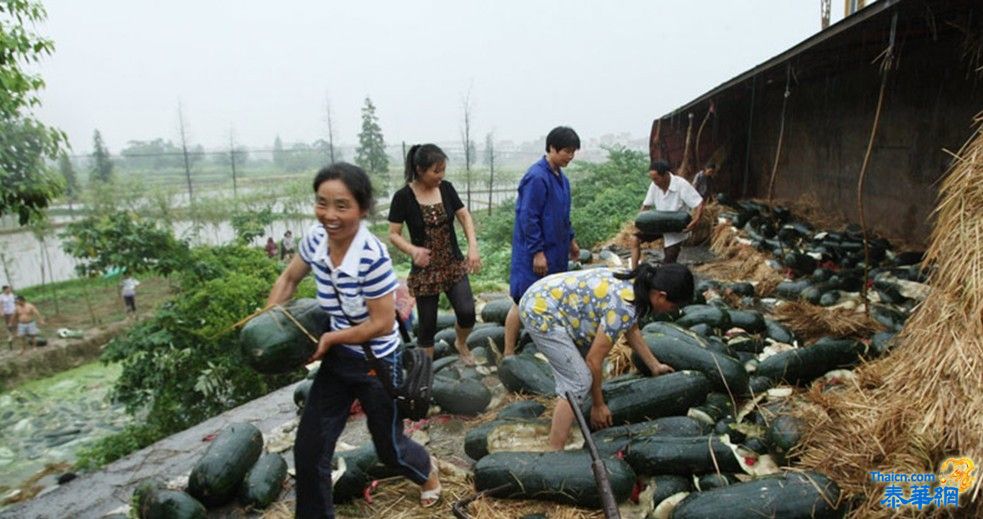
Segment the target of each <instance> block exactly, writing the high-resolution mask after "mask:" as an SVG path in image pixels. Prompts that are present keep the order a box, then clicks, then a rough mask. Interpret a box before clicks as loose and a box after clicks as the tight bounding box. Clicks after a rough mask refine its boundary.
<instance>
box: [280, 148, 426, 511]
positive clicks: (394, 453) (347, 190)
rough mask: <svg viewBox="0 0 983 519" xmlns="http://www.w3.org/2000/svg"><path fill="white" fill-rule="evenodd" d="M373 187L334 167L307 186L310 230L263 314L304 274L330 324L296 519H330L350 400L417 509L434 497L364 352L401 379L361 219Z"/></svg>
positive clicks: (420, 454) (300, 460) (389, 302)
mask: <svg viewBox="0 0 983 519" xmlns="http://www.w3.org/2000/svg"><path fill="white" fill-rule="evenodd" d="M372 202H373V198H372V184H371V183H370V182H369V177H368V175H366V174H365V172H364V171H362V169H361V168H359V167H357V166H353V165H351V164H346V163H336V164H332V165H331V166H328V167H326V168H324V169H322V170H321V171H319V172H318V173H317V176H315V177H314V215H315V217H316V218H317V223H316V224H314V225H313V226H312V227H311V229H310V231H308V233H307V236H305V237H304V239H303V240H302V241H301V243H300V247H299V249H298V252H299V254H297V255H295V256H294V257H293V258H292V259H291V260H290V263H289V264H288V265H287V268H286V269H284V271H283V273H282V274H281V275H280V277H279V279H277V281H276V283H274V285H273V288H272V290H270V296H269V299H268V300H267V304H268V305H272V304H279V303H284V302H286V301H288V300H289V299H290V298H291V297H292V296H293V294H294V292H295V291H296V289H297V285H298V284H299V283H300V282H301V281H302V280H303V279H304V278H305V277H306V276H307V275H308V274H310V273H311V272H313V273H314V283H315V285H316V288H317V301H318V303H319V304H320V306H321V308H323V309H324V311H325V312H326V313H327V314H328V316H330V319H331V330H330V331H328V332H325V333H324V334H323V335H322V336H321V337H320V341H319V342H318V345H317V350H316V351H315V353H314V355H313V356H312V357H311V358H310V359H309V362H313V361H315V360H318V359H322V358H323V359H324V362H323V363H322V364H321V369H319V370H318V372H317V376H316V377H315V378H314V383H313V385H312V386H311V390H310V394H309V395H308V397H307V401H306V403H305V405H304V414H303V415H302V416H301V419H300V425H298V426H297V438H296V440H294V464H295V466H296V471H297V475H296V482H297V484H296V490H297V508H296V516H297V517H301V518H308V517H311V518H315V517H316V518H325V517H327V518H331V517H334V505H333V504H332V486H331V458H332V455H333V454H334V450H335V443H336V442H337V441H338V437H339V436H340V435H341V432H342V430H344V428H345V424H346V423H347V422H348V411H349V409H350V408H351V405H352V402H353V401H354V400H355V399H356V398H357V399H358V400H359V401H360V402H361V403H362V408H363V409H364V410H365V415H366V425H367V426H368V429H369V433H371V435H372V443H373V444H374V445H375V451H376V454H377V455H378V456H379V460H380V461H382V462H383V463H384V464H386V465H388V466H390V467H393V468H395V469H397V470H398V471H399V473H400V474H402V475H403V476H405V477H406V478H408V479H409V480H411V481H413V482H414V483H416V484H418V485H420V487H421V493H420V504H421V505H423V506H424V507H428V506H433V505H434V504H435V503H436V502H437V500H438V499H439V497H440V481H439V480H438V477H437V466H436V464H435V463H434V462H433V458H431V457H430V455H429V454H427V451H426V449H424V448H423V446H421V445H420V444H418V443H416V442H414V441H413V440H411V439H410V438H409V437H407V436H406V435H405V434H403V421H402V420H400V419H399V417H398V416H397V410H396V402H395V401H394V400H393V398H392V397H391V396H390V394H389V392H388V391H387V390H386V388H385V386H384V385H383V384H382V382H381V381H380V379H379V373H376V370H374V369H372V366H371V365H370V364H369V361H368V360H367V359H366V357H365V353H364V350H363V347H362V345H363V344H366V345H368V347H369V348H371V350H372V354H373V356H375V357H376V359H378V361H379V362H380V363H384V364H386V365H387V366H386V367H387V369H386V370H381V371H388V373H389V374H390V375H391V376H392V377H393V378H394V380H393V382H394V383H395V384H398V381H397V380H395V379H397V377H398V376H399V375H398V374H399V373H400V372H401V369H400V368H401V366H402V364H401V362H402V361H401V358H400V351H399V349H398V346H399V342H400V341H399V334H398V332H397V330H398V328H397V326H396V319H395V316H396V301H395V297H394V293H395V291H396V288H397V280H396V274H395V273H394V272H393V267H392V261H391V260H390V258H389V252H388V251H387V250H386V246H385V245H383V244H382V242H381V241H379V239H378V238H376V237H375V236H374V235H373V234H372V233H371V232H369V229H368V227H367V226H366V224H365V222H364V221H363V219H364V218H365V216H366V215H367V214H368V213H369V211H370V210H371V208H372Z"/></svg>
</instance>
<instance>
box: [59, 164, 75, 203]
mask: <svg viewBox="0 0 983 519" xmlns="http://www.w3.org/2000/svg"><path fill="white" fill-rule="evenodd" d="M58 169H59V170H60V171H61V176H62V177H64V178H65V195H66V196H68V199H69V200H75V198H76V197H77V196H78V194H79V179H78V175H76V174H75V166H73V165H72V159H70V158H68V154H67V153H64V152H63V153H62V154H61V155H60V156H59V157H58Z"/></svg>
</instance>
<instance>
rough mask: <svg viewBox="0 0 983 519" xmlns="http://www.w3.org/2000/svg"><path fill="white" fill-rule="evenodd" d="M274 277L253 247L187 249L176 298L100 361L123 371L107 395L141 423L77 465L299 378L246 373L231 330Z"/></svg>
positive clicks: (94, 462)
mask: <svg viewBox="0 0 983 519" xmlns="http://www.w3.org/2000/svg"><path fill="white" fill-rule="evenodd" d="M279 273H280V272H279V270H278V264H277V263H275V262H272V261H270V260H269V259H268V258H267V257H266V255H265V253H264V252H263V251H261V250H259V249H255V248H249V247H243V246H239V245H228V246H222V247H199V248H196V249H194V250H192V252H191V255H190V258H189V259H188V261H187V262H186V264H185V265H184V266H183V268H182V269H181V270H180V271H179V272H177V273H176V275H175V276H174V278H173V280H174V282H175V284H176V285H177V286H178V287H179V290H180V292H179V293H180V295H179V296H178V297H177V298H176V299H174V300H173V301H170V302H168V303H165V304H164V305H163V306H162V307H161V308H160V309H159V310H158V311H157V313H156V315H154V316H153V317H152V318H150V319H148V320H146V321H144V322H142V323H140V324H139V325H137V326H136V327H134V328H133V329H132V330H130V331H129V332H128V333H127V334H126V335H125V336H123V337H120V338H117V339H116V340H115V341H113V342H112V343H110V345H109V346H108V347H107V348H106V351H105V352H104V353H103V356H102V360H103V361H105V362H118V363H120V365H121V366H122V373H121V374H120V377H119V379H118V380H117V382H116V385H115V387H114V389H113V397H114V398H115V399H117V400H118V401H120V402H122V403H124V404H125V405H126V407H127V410H128V411H129V412H130V413H132V414H134V415H137V416H141V417H142V418H141V423H140V424H138V425H133V426H131V427H129V428H127V429H126V430H124V431H123V432H121V433H118V434H116V435H113V436H110V437H108V438H105V439H103V440H101V441H100V442H98V443H97V444H95V445H94V446H93V447H92V448H90V449H88V450H86V452H85V453H84V455H83V456H81V461H80V466H84V467H96V466H99V465H102V464H105V463H108V462H110V461H112V460H114V459H116V458H118V457H120V456H123V455H126V454H128V453H129V452H132V451H133V450H136V449H139V448H142V447H145V446H146V445H149V444H150V443H152V442H154V441H156V440H158V439H160V438H163V437H164V436H167V435H169V434H173V433H175V432H178V431H181V430H184V429H186V428H188V427H190V426H192V425H195V424H197V423H199V422H201V421H202V420H205V419H207V418H210V417H212V416H215V415H217V414H219V413H221V412H223V411H226V410H228V409H231V408H233V407H236V406H238V405H241V404H243V403H246V402H248V401H250V400H253V399H256V398H259V397H261V396H263V395H266V394H267V393H269V392H270V391H273V390H275V389H277V388H280V387H282V386H285V385H287V384H289V383H291V382H294V381H296V380H299V379H300V378H301V377H302V376H303V373H302V372H298V373H292V374H287V375H276V376H268V375H261V374H259V373H257V372H255V371H253V370H252V369H250V368H249V365H248V363H247V362H246V358H245V357H244V356H243V354H242V352H241V348H240V346H239V340H238V330H233V329H232V328H231V326H232V325H233V324H234V323H236V322H237V321H239V320H240V319H242V318H243V317H244V316H247V315H249V314H251V313H252V312H253V311H254V310H255V309H256V308H259V307H262V306H263V305H264V303H265V302H266V296H267V294H268V292H269V289H270V286H272V284H273V282H274V281H275V280H276V278H277V276H278V275H279Z"/></svg>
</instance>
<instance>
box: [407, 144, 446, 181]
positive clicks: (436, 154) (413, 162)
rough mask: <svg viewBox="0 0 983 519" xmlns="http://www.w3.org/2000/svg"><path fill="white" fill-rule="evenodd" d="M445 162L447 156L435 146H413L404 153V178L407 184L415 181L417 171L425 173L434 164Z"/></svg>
mask: <svg viewBox="0 0 983 519" xmlns="http://www.w3.org/2000/svg"><path fill="white" fill-rule="evenodd" d="M441 162H447V154H446V153H444V150H442V149H440V147H439V146H437V145H436V144H414V145H413V146H410V151H408V152H406V170H405V172H404V176H405V177H406V183H407V184H409V183H410V182H413V181H414V180H416V177H417V176H418V173H417V172H418V171H419V170H421V169H422V170H423V171H426V170H428V169H430V168H431V167H433V166H434V165H435V164H440V163H441Z"/></svg>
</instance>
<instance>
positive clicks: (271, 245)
mask: <svg viewBox="0 0 983 519" xmlns="http://www.w3.org/2000/svg"><path fill="white" fill-rule="evenodd" d="M265 248H266V257H268V258H270V259H273V258H275V257H276V252H277V249H278V247H277V246H276V242H275V241H273V237H272V236H270V237H268V238H266V247H265Z"/></svg>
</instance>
